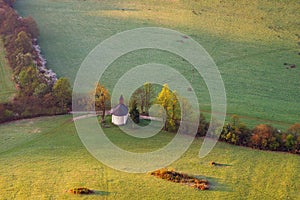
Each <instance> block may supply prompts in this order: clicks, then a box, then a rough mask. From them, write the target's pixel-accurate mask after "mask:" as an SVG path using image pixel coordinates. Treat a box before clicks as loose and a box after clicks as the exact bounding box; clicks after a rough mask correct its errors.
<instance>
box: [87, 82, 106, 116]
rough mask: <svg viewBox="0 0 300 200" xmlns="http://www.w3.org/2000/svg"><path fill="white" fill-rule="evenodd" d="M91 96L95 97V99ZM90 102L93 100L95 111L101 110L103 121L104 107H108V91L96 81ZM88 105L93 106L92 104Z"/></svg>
mask: <svg viewBox="0 0 300 200" xmlns="http://www.w3.org/2000/svg"><path fill="white" fill-rule="evenodd" d="M91 98H95V101H93V99H91ZM90 102H95V105H94V106H95V111H101V112H102V114H101V120H102V122H104V117H105V111H106V108H108V107H110V94H109V91H108V90H107V89H106V88H105V87H104V86H103V85H101V84H100V83H96V86H95V90H94V91H92V92H91V97H90ZM89 104H90V103H89ZM90 107H92V108H93V105H90Z"/></svg>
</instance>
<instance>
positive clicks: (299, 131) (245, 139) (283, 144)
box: [133, 84, 300, 153]
mask: <svg viewBox="0 0 300 200" xmlns="http://www.w3.org/2000/svg"><path fill="white" fill-rule="evenodd" d="M179 98H181V99H180V100H181V102H182V105H181V106H183V107H182V108H181V107H180V104H179V101H178V100H179ZM135 103H136V102H135ZM152 103H156V104H159V105H161V106H162V107H163V109H164V110H165V114H166V121H165V125H164V130H165V131H170V132H174V131H177V130H178V128H179V126H180V121H181V120H182V118H184V117H185V113H187V112H192V109H191V106H190V105H189V103H188V102H187V100H185V99H182V97H179V96H178V94H176V91H171V90H170V89H169V87H168V85H167V84H165V85H164V86H163V87H162V89H161V91H160V93H159V94H158V95H157V97H156V99H155V100H154V101H152ZM135 107H137V106H136V105H135V106H133V108H135ZM208 128H209V123H208V122H207V121H206V119H205V117H204V116H203V115H202V114H200V118H199V125H198V131H197V136H198V137H203V136H205V135H206V133H207V131H208ZM219 140H220V141H224V142H227V143H230V144H234V145H240V146H247V147H252V148H256V149H261V150H271V151H287V152H291V153H300V124H297V123H296V124H294V125H292V126H291V127H290V128H289V129H287V131H285V132H281V131H280V130H278V129H276V128H274V127H272V126H271V125H267V124H260V125H258V126H256V127H255V128H254V129H252V130H251V129H249V128H248V127H247V126H246V125H245V124H244V123H242V122H241V121H240V119H239V117H238V116H237V115H233V116H232V117H231V119H230V121H229V122H228V123H227V124H226V125H225V126H224V127H223V129H222V130H221V135H220V138H219Z"/></svg>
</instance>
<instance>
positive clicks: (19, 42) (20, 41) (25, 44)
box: [15, 31, 32, 54]
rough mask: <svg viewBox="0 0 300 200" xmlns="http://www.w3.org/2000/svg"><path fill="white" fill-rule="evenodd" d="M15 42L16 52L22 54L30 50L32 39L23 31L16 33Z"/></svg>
mask: <svg viewBox="0 0 300 200" xmlns="http://www.w3.org/2000/svg"><path fill="white" fill-rule="evenodd" d="M15 44H16V46H17V49H18V52H22V53H23V54H26V53H31V52H32V41H31V39H30V37H29V36H28V35H27V33H26V32H25V31H21V32H20V33H18V36H17V38H16V40H15Z"/></svg>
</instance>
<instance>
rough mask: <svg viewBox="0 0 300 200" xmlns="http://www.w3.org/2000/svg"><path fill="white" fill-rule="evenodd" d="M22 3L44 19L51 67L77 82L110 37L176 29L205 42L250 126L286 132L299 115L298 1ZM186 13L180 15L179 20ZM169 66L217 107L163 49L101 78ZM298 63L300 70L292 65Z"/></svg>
mask: <svg viewBox="0 0 300 200" xmlns="http://www.w3.org/2000/svg"><path fill="white" fill-rule="evenodd" d="M15 8H16V9H17V10H18V12H19V13H20V14H21V15H23V16H28V15H31V16H33V17H34V18H35V20H36V21H37V23H38V26H39V29H40V32H41V36H40V39H39V43H40V45H41V47H42V50H43V52H42V53H43V54H45V57H46V58H47V61H48V64H49V67H50V68H51V69H53V70H54V71H55V72H57V74H58V75H59V76H66V77H68V78H70V79H71V81H74V79H75V77H76V73H77V70H78V69H79V67H80V64H81V62H82V61H83V60H84V58H85V57H86V56H87V55H88V53H89V52H90V51H91V50H92V49H93V48H94V47H95V46H96V45H97V44H99V43H100V42H101V41H103V40H105V39H106V38H108V37H110V36H112V35H114V34H116V33H119V32H122V31H125V30H129V29H133V28H140V27H149V26H158V27H166V28H171V29H175V30H177V31H180V32H182V33H183V34H186V35H188V36H190V37H191V38H192V39H194V40H195V41H197V42H199V43H200V44H201V45H202V46H203V47H204V48H205V49H206V50H207V51H208V53H209V54H210V55H211V56H212V58H213V59H214V61H215V62H216V64H217V66H218V68H219V70H220V73H221V75H222V78H223V81H224V84H225V88H226V94H227V98H228V99H227V100H228V101H227V105H228V114H229V115H230V114H237V115H240V116H242V117H243V118H244V119H245V120H244V121H245V123H246V124H247V125H248V126H249V127H253V126H255V125H257V124H259V123H264V122H266V120H267V122H268V123H270V124H272V125H275V126H276V127H277V128H280V129H286V128H287V127H288V126H289V125H291V124H293V123H295V122H297V121H298V120H299V117H300V116H299V113H300V110H299V109H300V108H299V106H298V104H299V100H300V93H299V88H300V82H299V74H300V62H299V52H300V46H299V37H300V36H299V26H298V24H297V23H298V22H297V19H299V12H297V10H299V4H298V3H297V1H289V2H285V3H283V2H277V1H275V0H274V1H258V0H256V1H253V2H251V3H250V2H248V1H240V2H236V1H233V0H232V1H201V2H199V1H190V0H189V1H185V2H181V1H172V2H170V1H159V2H157V1H154V0H150V1H146V0H145V1H122V2H120V1H114V0H112V1H95V0H87V1H77V0H71V1H70V0H68V1H50V0H27V1H17V4H16V6H15ZM178 16H179V17H178ZM149 62H152V63H161V64H166V65H169V66H171V67H173V68H175V69H176V70H178V71H179V72H180V73H181V74H183V75H184V76H185V78H186V79H187V80H189V81H190V82H191V83H192V86H193V90H194V91H195V92H196V94H197V96H198V98H199V103H200V108H201V109H202V110H206V111H210V109H211V108H210V97H209V93H208V91H207V88H206V84H205V82H204V81H203V79H202V78H201V76H200V75H199V74H195V73H194V71H193V70H192V69H193V67H192V66H191V65H190V64H189V63H187V62H186V61H185V60H183V59H182V58H181V57H178V56H176V55H174V54H171V53H168V52H162V51H159V50H149V49H148V50H147V49H145V50H141V51H135V52H131V53H129V54H126V55H124V56H122V57H121V58H119V59H117V60H116V61H115V62H114V63H113V64H112V65H111V66H110V67H109V69H108V70H107V71H106V72H105V74H104V77H103V79H101V82H102V83H103V84H104V85H105V86H106V87H107V88H108V89H110V90H111V89H112V88H113V86H114V85H115V84H116V82H117V81H118V79H119V78H120V77H121V76H122V75H123V74H124V73H125V72H126V71H128V70H129V69H131V68H132V67H134V66H137V65H140V64H145V63H149ZM290 65H295V66H296V67H295V68H290V67H289V66H290Z"/></svg>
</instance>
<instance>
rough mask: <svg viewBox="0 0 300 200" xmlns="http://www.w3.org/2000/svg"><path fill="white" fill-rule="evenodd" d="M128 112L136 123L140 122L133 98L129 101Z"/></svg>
mask: <svg viewBox="0 0 300 200" xmlns="http://www.w3.org/2000/svg"><path fill="white" fill-rule="evenodd" d="M129 114H130V118H131V119H132V121H133V122H134V123H136V124H138V123H140V112H139V110H138V108H137V102H136V100H133V102H132V103H131V105H130V111H129Z"/></svg>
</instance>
